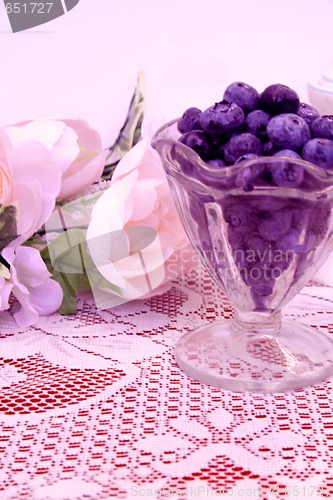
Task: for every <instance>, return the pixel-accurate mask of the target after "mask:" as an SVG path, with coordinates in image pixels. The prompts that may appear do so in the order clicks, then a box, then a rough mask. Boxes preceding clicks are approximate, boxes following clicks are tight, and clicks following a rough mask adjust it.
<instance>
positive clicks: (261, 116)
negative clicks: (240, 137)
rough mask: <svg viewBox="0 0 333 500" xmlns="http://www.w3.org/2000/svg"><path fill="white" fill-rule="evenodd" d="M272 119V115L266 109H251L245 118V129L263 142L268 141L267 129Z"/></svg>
mask: <svg viewBox="0 0 333 500" xmlns="http://www.w3.org/2000/svg"><path fill="white" fill-rule="evenodd" d="M270 119H271V115H270V114H268V113H266V111H262V110H261V109H256V110H255V111H251V113H249V114H248V115H247V117H246V118H245V124H244V130H245V131H246V132H250V134H253V135H255V136H257V137H258V139H260V140H261V142H266V141H267V140H268V137H267V132H266V129H267V125H268V122H269V120H270Z"/></svg>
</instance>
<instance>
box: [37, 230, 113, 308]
mask: <svg viewBox="0 0 333 500" xmlns="http://www.w3.org/2000/svg"><path fill="white" fill-rule="evenodd" d="M41 256H42V258H43V260H44V262H45V264H46V267H47V268H48V271H49V272H50V273H51V274H52V277H53V279H55V280H56V281H57V282H58V283H59V284H60V286H61V288H62V291H63V302H62V305H61V307H60V312H61V313H62V314H75V313H76V311H77V305H76V296H77V292H79V291H87V290H94V289H97V288H107V289H110V290H113V291H114V292H116V293H117V294H119V295H120V289H119V288H118V287H116V286H115V285H112V283H109V282H108V281H107V280H106V279H105V278H104V277H103V276H102V275H101V273H100V272H99V271H98V269H97V268H96V266H95V264H94V262H93V260H92V258H91V256H90V254H89V251H88V247H87V242H86V239H85V235H84V232H83V231H82V230H80V229H70V230H68V231H65V232H63V233H62V234H60V235H59V236H57V237H56V238H55V239H54V240H52V241H51V242H50V243H49V245H48V246H47V247H46V248H44V249H43V250H42V251H41Z"/></svg>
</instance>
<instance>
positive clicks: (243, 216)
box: [223, 203, 258, 232]
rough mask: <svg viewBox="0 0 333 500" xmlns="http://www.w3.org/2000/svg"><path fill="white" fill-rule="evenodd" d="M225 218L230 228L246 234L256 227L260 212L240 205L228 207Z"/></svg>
mask: <svg viewBox="0 0 333 500" xmlns="http://www.w3.org/2000/svg"><path fill="white" fill-rule="evenodd" d="M223 216H224V219H225V221H226V222H227V223H228V224H230V226H232V227H233V228H237V229H241V230H243V231H246V232H247V231H248V230H250V229H251V228H253V227H255V226H256V224H257V220H258V212H257V210H256V209H255V208H253V207H250V206H248V205H242V204H238V203H235V204H233V205H229V206H226V207H225V208H224V210H223Z"/></svg>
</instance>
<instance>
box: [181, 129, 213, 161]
mask: <svg viewBox="0 0 333 500" xmlns="http://www.w3.org/2000/svg"><path fill="white" fill-rule="evenodd" d="M179 141H180V142H182V143H183V144H185V145H186V146H188V147H189V148H191V149H193V150H194V151H196V152H197V153H198V155H199V156H200V157H201V158H202V159H203V160H206V159H207V158H209V155H210V151H211V148H212V144H211V140H210V137H209V136H208V135H207V134H205V132H203V131H202V130H191V131H189V132H185V134H183V135H182V136H181V137H180V138H179Z"/></svg>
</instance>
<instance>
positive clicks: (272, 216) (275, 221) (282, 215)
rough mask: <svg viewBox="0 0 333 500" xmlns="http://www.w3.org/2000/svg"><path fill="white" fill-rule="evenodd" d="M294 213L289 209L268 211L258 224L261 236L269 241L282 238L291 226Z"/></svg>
mask: <svg viewBox="0 0 333 500" xmlns="http://www.w3.org/2000/svg"><path fill="white" fill-rule="evenodd" d="M291 223H292V214H291V212H290V211H289V210H287V209H282V210H278V211H276V212H266V213H265V214H264V217H263V220H262V222H261V223H260V224H259V225H258V232H259V234H260V236H261V237H262V238H263V239H264V240H267V241H277V240H280V239H281V238H282V237H283V236H284V235H285V234H287V233H288V232H289V230H290V228H291Z"/></svg>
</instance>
